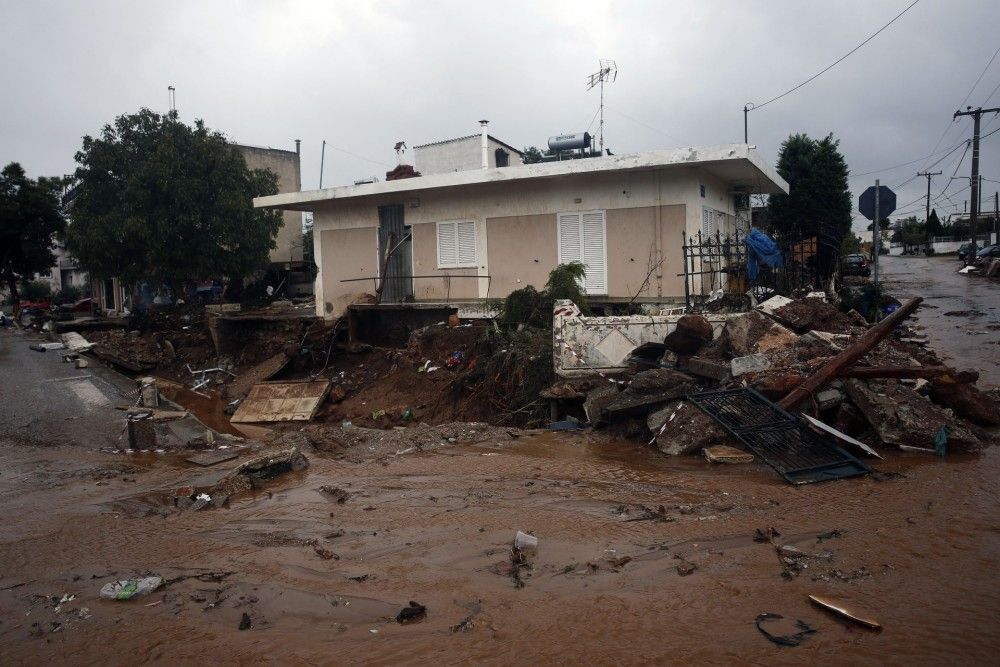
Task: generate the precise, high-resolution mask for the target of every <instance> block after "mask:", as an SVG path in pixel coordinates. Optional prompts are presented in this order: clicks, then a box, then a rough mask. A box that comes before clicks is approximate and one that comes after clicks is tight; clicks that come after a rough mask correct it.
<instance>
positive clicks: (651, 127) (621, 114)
mask: <svg viewBox="0 0 1000 667" xmlns="http://www.w3.org/2000/svg"><path fill="white" fill-rule="evenodd" d="M604 108H605V109H607V110H608V111H614V112H615V113H616V114H618V115H619V116H621V117H623V118H627V119H628V120H630V121H632V122H633V123H635V124H636V125H641V126H642V127H644V128H646V129H647V130H652V131H653V132H659V133H660V134H662V135H663V136H665V137H667V138H668V139H670V140H672V141H677V142H679V143H683V141H682V140H680V139H678V138H677V137H675V136H674V135H672V134H670V133H669V132H664V131H663V130H661V129H659V128H656V127H653V126H652V125H649V124H648V123H644V122H642V121H641V120H639V119H638V118H633V117H632V116H629V115H628V114H626V113H623V112H621V111H619V110H618V109H615V108H614V107H609V106H605V107H604Z"/></svg>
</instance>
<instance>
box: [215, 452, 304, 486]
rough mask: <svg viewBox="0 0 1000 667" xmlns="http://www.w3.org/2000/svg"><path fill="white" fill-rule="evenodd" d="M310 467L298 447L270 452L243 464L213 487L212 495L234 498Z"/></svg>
mask: <svg viewBox="0 0 1000 667" xmlns="http://www.w3.org/2000/svg"><path fill="white" fill-rule="evenodd" d="M308 465H309V459H307V458H306V457H305V455H303V454H302V452H301V451H299V448H298V447H291V448H289V449H281V450H277V451H272V452H268V453H266V454H262V455H260V456H257V457H254V458H252V459H249V460H248V461H244V462H243V463H241V464H240V465H239V466H237V467H236V468H235V469H234V470H233V471H232V472H230V473H229V474H228V475H226V476H225V477H224V478H223V479H222V480H221V481H219V482H218V483H217V484H215V485H214V486H213V487H212V489H211V494H212V495H213V496H214V495H215V494H217V493H223V494H225V495H226V496H232V495H234V494H236V493H242V492H245V491H250V490H252V489H254V488H255V487H256V486H258V485H259V484H260V483H261V482H264V481H267V480H270V479H273V478H275V477H278V476H280V475H283V474H285V473H289V472H295V471H298V470H302V469H304V468H306V467H307V466H308Z"/></svg>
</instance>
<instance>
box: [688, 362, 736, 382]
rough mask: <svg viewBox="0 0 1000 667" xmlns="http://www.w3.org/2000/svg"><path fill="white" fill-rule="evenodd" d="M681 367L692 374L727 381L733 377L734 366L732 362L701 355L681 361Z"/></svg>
mask: <svg viewBox="0 0 1000 667" xmlns="http://www.w3.org/2000/svg"><path fill="white" fill-rule="evenodd" d="M681 368H683V369H684V370H686V371H687V372H688V373H691V374H692V375H697V376H698V377H703V378H708V379H710V380H717V381H719V382H725V381H726V380H728V379H729V378H730V377H732V367H731V365H730V364H728V363H726V362H724V361H719V360H717V359H702V358H701V357H691V358H690V359H686V360H684V361H683V362H682V363H681Z"/></svg>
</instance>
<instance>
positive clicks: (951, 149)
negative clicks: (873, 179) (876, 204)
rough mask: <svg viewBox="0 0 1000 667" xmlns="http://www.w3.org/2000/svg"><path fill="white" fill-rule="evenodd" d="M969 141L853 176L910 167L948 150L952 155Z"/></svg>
mask: <svg viewBox="0 0 1000 667" xmlns="http://www.w3.org/2000/svg"><path fill="white" fill-rule="evenodd" d="M967 142H968V139H966V140H963V141H961V142H959V143H957V144H955V145H954V146H952V147H951V148H942V149H941V150H940V151H938V152H937V153H931V154H930V155H925V156H924V157H921V158H917V159H916V160H910V161H909V162H903V163H902V164H897V165H893V166H891V167H886V168H885V169H873V170H872V171H863V172H861V173H860V174H851V176H852V177H854V176H871V175H872V174H881V173H882V172H883V171H892V170H894V169H899V168H900V167H908V166H910V165H911V164H916V163H917V162H920V161H921V160H929V159H931V158H932V157H934V156H935V155H940V154H941V153H945V152H947V153H948V154H949V155H950V154H951V153H954V152H955V151H957V150H958V149H959V148H961V147H962V144H964V143H967ZM947 157H948V155H945V156H944V157H943V158H941V159H942V160H944V159H945V158H947ZM935 164H937V163H935ZM931 166H932V167H933V166H935V165H931Z"/></svg>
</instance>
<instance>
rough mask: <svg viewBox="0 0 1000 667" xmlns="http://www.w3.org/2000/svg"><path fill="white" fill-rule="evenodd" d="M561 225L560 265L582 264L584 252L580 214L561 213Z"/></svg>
mask: <svg viewBox="0 0 1000 667" xmlns="http://www.w3.org/2000/svg"><path fill="white" fill-rule="evenodd" d="M558 223H559V263H560V264H569V263H570V262H582V261H583V251H582V248H581V243H580V236H581V231H580V214H579V213H560V214H559V216H558Z"/></svg>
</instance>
